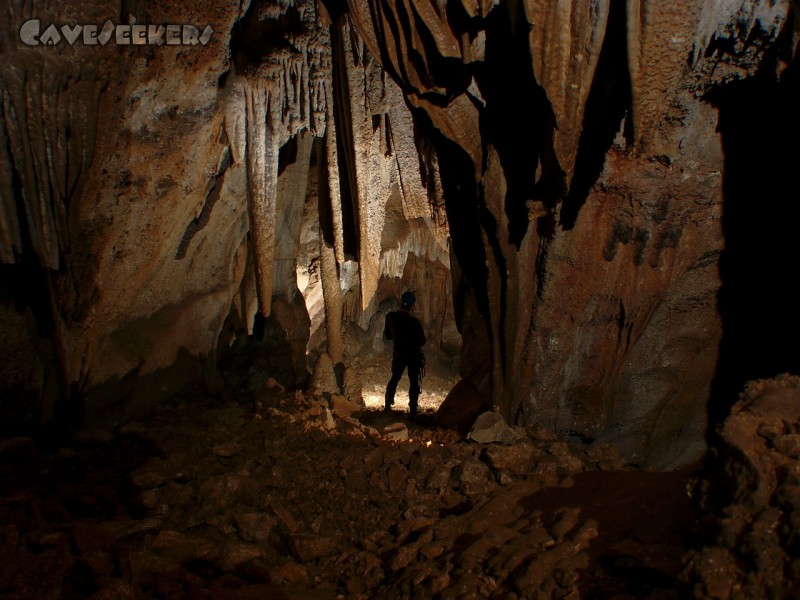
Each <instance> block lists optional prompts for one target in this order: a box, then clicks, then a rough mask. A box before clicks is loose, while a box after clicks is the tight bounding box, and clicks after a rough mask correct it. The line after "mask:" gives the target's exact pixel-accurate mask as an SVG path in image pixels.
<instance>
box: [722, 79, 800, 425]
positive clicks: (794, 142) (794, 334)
mask: <svg viewBox="0 0 800 600" xmlns="http://www.w3.org/2000/svg"><path fill="white" fill-rule="evenodd" d="M707 99H708V100H709V101H710V102H711V103H712V104H714V105H715V106H716V107H718V109H719V131H720V134H721V136H722V146H723V151H724V153H725V171H724V179H723V195H724V198H723V215H722V228H723V232H724V235H725V249H724V251H723V252H722V254H721V257H720V264H719V270H720V276H721V279H722V287H721V289H720V292H719V297H718V306H719V314H720V316H721V318H722V326H723V336H722V341H721V343H720V349H719V361H718V364H717V373H716V376H715V378H714V381H713V384H712V393H711V399H710V402H709V408H708V412H709V432H713V430H714V428H715V427H716V425H717V424H719V423H720V422H721V421H722V420H724V418H725V417H726V416H727V414H728V412H729V411H730V407H731V406H732V405H733V404H734V403H735V402H736V399H737V397H738V394H739V393H740V392H741V390H742V387H743V384H744V383H745V382H746V381H748V380H751V379H758V378H766V377H773V376H775V375H779V374H781V373H785V372H790V373H800V344H798V340H799V339H800V313H799V312H798V295H797V291H796V290H797V282H796V275H797V272H798V261H799V260H800V238H799V237H798V235H797V224H798V222H800V201H799V200H800V198H798V186H797V169H798V166H800V146H798V139H800V112H799V111H798V106H800V76H799V74H798V68H797V65H795V66H794V67H793V68H792V69H791V70H787V71H786V72H784V74H783V78H782V81H781V82H780V83H779V82H776V81H774V77H773V76H769V75H764V76H757V77H754V78H752V79H749V80H746V81H740V82H736V83H733V84H730V85H728V86H725V87H724V88H721V89H719V90H715V91H714V92H712V93H710V94H709V95H708V98H707Z"/></svg>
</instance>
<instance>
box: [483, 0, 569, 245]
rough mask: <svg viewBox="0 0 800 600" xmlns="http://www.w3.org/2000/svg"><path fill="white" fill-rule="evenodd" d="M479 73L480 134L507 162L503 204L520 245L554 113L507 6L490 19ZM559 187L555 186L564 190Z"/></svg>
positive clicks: (536, 191) (514, 240)
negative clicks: (483, 103)
mask: <svg viewBox="0 0 800 600" xmlns="http://www.w3.org/2000/svg"><path fill="white" fill-rule="evenodd" d="M477 75H478V81H479V84H480V89H481V94H483V97H484V99H485V100H486V110H485V111H483V112H482V119H481V138H482V139H483V140H484V142H485V143H486V144H492V145H493V146H494V147H495V149H496V150H497V153H498V155H499V157H500V162H501V164H502V165H503V172H504V175H505V178H506V182H507V185H508V191H507V192H506V197H505V207H504V208H505V212H506V215H507V216H508V221H509V223H508V239H509V241H510V243H512V244H514V245H515V246H516V247H517V248H518V249H519V246H520V244H521V243H522V239H523V238H524V237H525V233H526V232H527V230H528V224H529V221H528V207H527V205H526V202H527V201H528V200H529V199H532V198H535V197H540V195H541V190H539V189H537V186H536V169H537V167H538V166H539V162H540V160H542V153H543V151H544V149H545V147H547V146H550V145H552V138H553V126H554V117H553V111H552V109H551V107H550V102H549V101H548V100H547V96H546V94H545V92H544V89H543V88H542V87H541V86H540V85H539V84H538V83H537V82H536V79H535V77H534V74H533V67H532V64H531V60H530V51H529V49H528V39H527V35H521V36H515V35H513V31H512V24H511V17H510V16H509V8H508V7H507V6H506V5H505V4H503V5H500V6H498V7H497V8H496V9H495V10H493V11H492V12H491V13H490V15H489V17H488V19H487V23H486V60H485V61H484V62H483V63H481V68H480V69H479V71H478V74H477ZM542 168H543V172H544V174H543V176H542V178H543V179H545V178H546V177H547V175H548V172H549V171H550V170H551V169H549V168H548V165H547V163H546V162H545V161H544V160H542ZM559 175H561V174H560V170H559ZM539 187H540V188H541V187H542V186H541V185H540V186H539ZM551 187H553V186H551ZM557 187H558V186H555V187H554V188H553V189H554V190H556V191H560V190H557ZM546 200H548V199H546ZM549 200H555V198H550V199H549Z"/></svg>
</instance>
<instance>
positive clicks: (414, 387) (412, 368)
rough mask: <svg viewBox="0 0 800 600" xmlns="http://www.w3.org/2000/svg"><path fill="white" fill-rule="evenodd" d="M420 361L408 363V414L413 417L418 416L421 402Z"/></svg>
mask: <svg viewBox="0 0 800 600" xmlns="http://www.w3.org/2000/svg"><path fill="white" fill-rule="evenodd" d="M419 369H420V364H419V360H410V361H408V383H409V385H408V412H409V414H410V415H411V416H412V417H416V416H417V403H418V401H419V394H420V387H419Z"/></svg>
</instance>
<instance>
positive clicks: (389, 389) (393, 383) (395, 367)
mask: <svg viewBox="0 0 800 600" xmlns="http://www.w3.org/2000/svg"><path fill="white" fill-rule="evenodd" d="M405 368H406V363H405V360H403V358H402V357H401V356H398V355H397V354H395V355H393V356H392V378H391V379H390V380H389V383H388V384H387V385H386V398H385V400H384V404H383V409H384V410H389V409H390V408H391V407H392V404H394V393H395V392H396V391H397V384H398V383H400V378H401V377H402V376H403V371H404V370H405Z"/></svg>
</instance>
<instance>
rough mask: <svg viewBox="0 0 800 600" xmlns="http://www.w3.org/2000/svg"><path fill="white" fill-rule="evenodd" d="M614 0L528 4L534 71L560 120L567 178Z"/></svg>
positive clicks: (560, 153)
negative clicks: (610, 6)
mask: <svg viewBox="0 0 800 600" xmlns="http://www.w3.org/2000/svg"><path fill="white" fill-rule="evenodd" d="M610 1H611V0H599V1H597V2H572V0H559V1H558V2H548V1H547V0H526V1H525V4H524V8H525V15H526V18H527V20H528V23H530V25H531V31H530V34H529V40H530V47H531V57H532V59H533V71H534V75H535V76H536V80H537V82H538V83H539V85H541V86H542V87H543V88H544V89H545V91H546V92H547V97H548V99H549V100H550V104H551V105H552V107H553V112H554V114H555V119H556V131H555V132H554V136H553V145H554V147H555V152H556V156H557V158H558V161H559V163H560V165H561V168H562V169H563V170H564V172H565V173H566V176H567V182H569V179H570V177H571V174H572V169H573V167H574V164H575V155H576V153H577V149H578V139H579V137H580V134H581V126H582V122H583V112H584V108H585V106H586V99H587V97H588V96H589V90H590V88H591V84H592V79H593V77H594V72H595V67H596V66H597V61H598V58H599V57H600V48H601V47H602V45H603V39H604V37H605V33H606V22H607V20H608V11H609V5H610Z"/></svg>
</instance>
